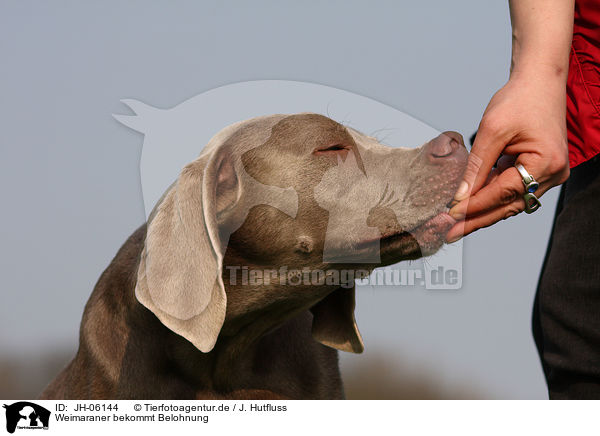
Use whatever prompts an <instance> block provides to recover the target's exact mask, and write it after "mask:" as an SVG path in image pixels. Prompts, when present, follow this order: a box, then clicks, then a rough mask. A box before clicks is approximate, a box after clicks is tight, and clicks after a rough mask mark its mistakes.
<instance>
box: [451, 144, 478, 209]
mask: <svg viewBox="0 0 600 436" xmlns="http://www.w3.org/2000/svg"><path fill="white" fill-rule="evenodd" d="M482 164H483V161H482V160H481V158H480V157H479V156H477V155H476V154H473V153H472V152H471V153H470V154H469V160H468V161H467V168H466V169H465V174H464V175H463V180H462V182H461V183H460V185H459V186H458V189H457V190H456V193H455V194H454V199H455V200H456V201H462V200H464V199H466V198H469V197H470V196H471V192H472V189H471V187H472V186H473V183H474V181H475V178H476V177H477V174H478V173H479V171H480V168H481V165H482Z"/></svg>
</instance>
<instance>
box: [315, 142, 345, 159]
mask: <svg viewBox="0 0 600 436" xmlns="http://www.w3.org/2000/svg"><path fill="white" fill-rule="evenodd" d="M348 150H350V147H349V146H347V145H343V144H333V145H329V146H326V147H320V148H317V149H315V150H314V151H313V154H314V155H316V156H327V155H332V154H336V153H340V152H347V151H348Z"/></svg>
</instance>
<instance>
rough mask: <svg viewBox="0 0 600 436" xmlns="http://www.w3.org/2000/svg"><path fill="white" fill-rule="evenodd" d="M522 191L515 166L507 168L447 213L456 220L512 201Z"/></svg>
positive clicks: (519, 177) (521, 184) (520, 194)
mask: <svg viewBox="0 0 600 436" xmlns="http://www.w3.org/2000/svg"><path fill="white" fill-rule="evenodd" d="M523 192H524V187H523V183H522V181H521V176H520V175H519V172H518V171H517V169H516V168H508V169H507V170H506V171H504V172H503V173H500V174H499V175H498V176H497V177H496V178H495V179H494V180H493V182H492V183H490V184H489V185H486V186H484V187H483V188H482V189H481V190H480V191H478V192H477V193H476V194H474V195H473V196H471V198H469V199H467V200H465V201H462V202H460V203H458V204H457V205H455V206H454V207H453V208H452V209H450V211H449V214H450V216H451V217H452V218H454V219H456V220H461V219H464V218H465V216H471V215H478V214H480V213H483V212H486V211H488V210H492V209H496V208H498V207H499V206H503V205H507V204H510V203H512V202H514V201H515V200H516V199H517V198H519V197H520V196H522V195H523Z"/></svg>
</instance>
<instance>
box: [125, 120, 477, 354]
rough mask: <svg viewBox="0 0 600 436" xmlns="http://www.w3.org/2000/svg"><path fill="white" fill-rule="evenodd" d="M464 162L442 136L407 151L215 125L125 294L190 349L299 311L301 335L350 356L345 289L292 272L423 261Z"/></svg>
mask: <svg viewBox="0 0 600 436" xmlns="http://www.w3.org/2000/svg"><path fill="white" fill-rule="evenodd" d="M466 161H467V152H466V150H465V148H464V145H463V142H462V138H461V137H460V135H458V134H456V133H453V132H447V133H445V134H442V135H440V136H438V137H437V138H435V139H433V140H431V141H430V142H428V143H427V144H425V145H423V146H422V147H420V148H415V149H409V148H390V147H387V146H384V145H382V144H380V143H379V142H378V141H377V140H375V139H374V138H371V137H368V136H366V135H363V134H362V133H360V132H358V131H356V130H353V129H350V128H347V127H344V126H343V125H341V124H339V123H337V122H335V121H333V120H331V119H329V118H327V117H324V116H322V115H317V114H297V115H273V116H268V117H260V118H256V119H252V120H248V121H245V122H241V123H237V124H234V125H232V126H229V127H227V128H226V129H224V130H223V131H221V132H220V133H219V134H217V135H216V136H215V137H213V138H212V139H211V141H210V142H209V144H208V145H207V146H206V147H205V149H204V150H203V152H202V154H201V155H200V156H199V157H198V158H197V159H196V160H195V161H193V162H192V163H190V164H189V165H187V166H186V167H185V168H184V169H183V170H182V171H181V174H180V176H179V178H178V180H177V181H176V182H175V183H174V184H173V185H172V186H171V187H170V188H169V189H168V190H167V192H166V193H165V194H164V196H163V198H162V199H161V200H160V201H159V202H158V204H157V205H156V207H155V209H154V211H153V212H152V214H151V216H150V218H149V220H148V229H147V236H146V241H145V247H144V251H143V253H142V256H141V259H140V266H139V269H138V281H137V286H136V296H137V298H138V300H139V301H140V302H141V303H142V304H143V305H144V306H146V307H147V308H148V309H150V310H151V311H152V312H153V313H154V314H155V315H156V316H157V317H158V318H159V319H160V320H161V322H162V323H163V324H165V325H166V326H167V327H169V328H170V329H171V330H173V331H175V332H176V333H178V334H180V335H181V336H183V337H185V338H186V339H188V340H189V341H190V342H192V343H193V344H194V345H195V346H196V347H197V348H198V349H200V350H201V351H204V352H208V351H210V350H211V349H212V348H213V347H214V345H215V343H216V341H217V338H218V336H219V334H220V333H221V334H234V333H235V332H237V331H239V330H240V329H241V328H243V327H244V326H246V325H249V324H251V323H253V322H254V323H255V322H257V321H256V320H257V319H261V317H262V318H265V319H266V318H269V319H270V322H264V330H266V329H268V328H270V327H273V326H274V325H276V324H277V323H278V322H279V323H280V322H282V321H284V320H285V319H286V318H288V317H290V316H292V315H293V314H294V313H297V312H298V311H301V310H306V309H308V308H311V310H312V312H313V315H314V320H313V336H314V337H315V339H317V340H319V341H320V342H322V343H324V344H326V345H329V346H332V347H334V348H338V349H342V350H346V351H354V352H360V351H362V347H363V346H362V340H361V339H360V335H359V333H358V330H357V328H356V324H355V322H354V316H353V310H354V289H353V286H348V287H349V288H350V289H347V290H344V289H341V290H340V288H344V286H340V283H339V282H338V283H336V282H335V280H331V281H328V280H327V277H325V276H322V277H321V278H317V279H316V281H311V280H310V279H309V280H308V282H307V281H305V280H303V277H300V278H301V280H299V281H298V274H300V276H302V275H304V274H307V271H308V274H310V275H311V278H312V274H313V273H314V272H315V271H323V272H324V271H334V272H336V271H337V272H338V273H339V272H340V271H345V270H348V269H352V270H356V269H359V270H360V271H364V274H365V275H366V274H368V272H370V271H371V270H372V269H373V268H375V267H379V266H383V265H389V264H392V263H396V262H398V261H401V260H405V259H415V258H418V257H420V256H423V255H429V254H432V253H433V252H435V251H436V250H437V249H438V248H439V247H440V246H441V245H442V243H443V241H444V237H445V234H446V232H447V231H448V230H449V229H450V227H451V226H452V225H453V224H454V221H453V220H452V219H451V218H450V216H449V215H448V214H447V213H445V211H446V208H447V204H448V203H449V202H450V201H451V200H452V197H453V194H454V192H455V190H456V188H457V185H458V183H459V182H460V180H461V177H462V175H463V172H464V169H465V167H466ZM291 271H294V272H293V273H291ZM259 272H260V274H259ZM273 272H274V273H273ZM232 273H233V274H235V275H234V276H232ZM244 273H247V274H248V275H249V277H248V276H247V277H246V282H244ZM252 274H254V281H253V280H252ZM290 274H291V275H290ZM266 275H268V276H269V277H266ZM317 275H318V274H317ZM258 276H260V277H258ZM232 278H233V280H232ZM338 278H339V276H338ZM357 278H359V277H357ZM257 279H258V280H257ZM290 279H292V280H293V282H292V280H290ZM294 283H295V284H294ZM266 314H268V315H266ZM226 319H227V326H226V328H225V329H223V326H224V322H225V320H226Z"/></svg>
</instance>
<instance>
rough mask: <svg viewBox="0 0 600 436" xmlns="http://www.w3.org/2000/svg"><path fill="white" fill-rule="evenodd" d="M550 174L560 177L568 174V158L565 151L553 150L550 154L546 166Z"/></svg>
mask: <svg viewBox="0 0 600 436" xmlns="http://www.w3.org/2000/svg"><path fill="white" fill-rule="evenodd" d="M548 170H549V171H550V174H552V175H555V176H558V178H562V177H564V176H565V175H567V177H568V174H569V159H568V155H567V154H566V153H563V152H562V151H561V152H555V153H553V154H552V155H551V156H550V164H549V166H548Z"/></svg>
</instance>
